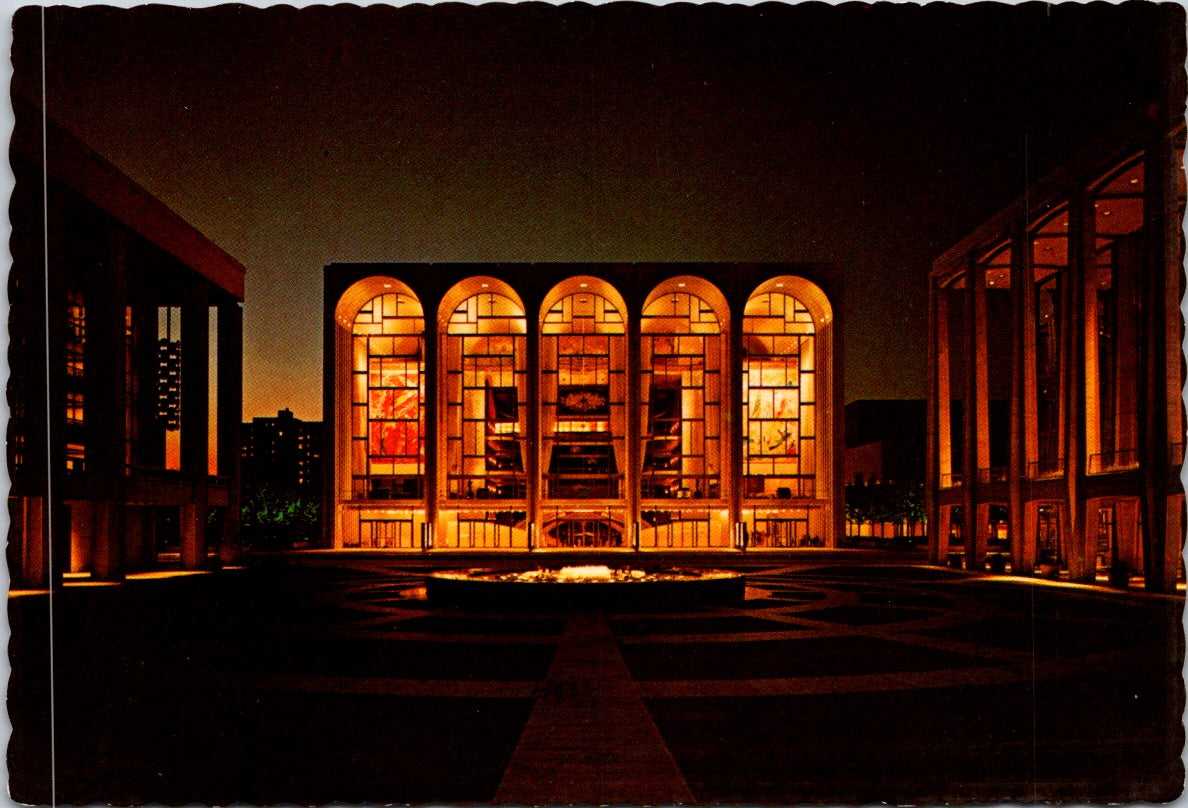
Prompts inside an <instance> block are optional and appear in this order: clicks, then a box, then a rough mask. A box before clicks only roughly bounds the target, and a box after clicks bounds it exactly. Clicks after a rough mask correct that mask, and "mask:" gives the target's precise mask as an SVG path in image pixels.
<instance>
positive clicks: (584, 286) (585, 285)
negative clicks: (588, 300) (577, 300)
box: [581, 283, 590, 289]
mask: <svg viewBox="0 0 1188 808" xmlns="http://www.w3.org/2000/svg"><path fill="white" fill-rule="evenodd" d="M589 285H590V284H588V283H583V284H581V287H582V288H583V289H585V288H586V287H587V286H589Z"/></svg>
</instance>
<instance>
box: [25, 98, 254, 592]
mask: <svg viewBox="0 0 1188 808" xmlns="http://www.w3.org/2000/svg"><path fill="white" fill-rule="evenodd" d="M14 104H15V106H16V113H17V115H16V127H15V130H14V133H13V139H12V143H11V151H10V156H11V160H12V167H13V171H14V173H15V175H16V186H15V189H14V191H13V196H12V200H11V207H10V214H11V221H12V228H13V230H12V241H11V246H12V255H13V265H12V270H11V272H10V274H9V279H8V296H9V303H10V310H9V351H8V363H9V369H10V371H9V373H10V375H9V381H8V405H9V411H10V418H9V421H8V435H7V446H8V473H9V478H10V480H11V489H10V492H9V500H8V502H9V513H10V517H11V527H10V532H9V541H8V564H9V570H10V573H11V579H12V581H13V583H14V586H25V587H45V586H52V585H55V584H56V583H58V582H59V581H60V580H61V577H62V576H63V575H65V574H71V573H73V574H76V575H86V574H89V575H90V576H91V577H92V578H94V579H97V580H113V579H119V578H121V577H122V576H123V575H124V574H125V573H126V572H128V571H137V570H144V569H150V568H152V567H155V566H158V565H159V564H160V563H162V562H168V563H171V564H177V563H180V565H181V566H183V567H185V568H188V569H197V568H201V567H203V566H205V565H206V564H207V562H208V554H209V553H211V552H212V551H214V550H215V549H216V548H217V546H218V544H219V542H221V541H228V540H231V539H233V538H234V537H235V535H236V532H237V526H238V519H239V515H238V510H239V509H238V496H239V494H238V487H239V482H238V467H239V422H240V418H241V399H242V381H241V377H242V372H241V365H242V309H241V302H242V300H243V284H244V269H243V267H242V266H241V265H240V264H239V263H238V262H237V261H235V259H233V258H232V257H231V256H229V255H227V254H226V253H225V252H223V251H222V250H220V249H219V248H218V247H217V246H215V245H214V244H212V243H211V242H210V241H209V240H207V239H206V238H205V237H204V236H202V235H201V234H200V233H198V232H196V231H195V230H194V229H193V228H192V227H190V226H189V225H188V224H186V223H185V222H184V221H182V220H181V218H179V217H178V216H177V214H175V213H174V212H173V211H171V210H170V209H169V208H167V207H166V206H165V205H164V204H163V203H161V202H160V201H159V200H157V199H156V198H154V197H153V196H151V195H150V194H149V193H148V192H146V191H145V190H144V189H143V188H141V187H140V186H138V185H137V184H136V183H134V182H133V181H132V180H130V179H129V178H128V177H127V176H125V175H124V174H122V173H121V172H120V171H119V170H118V169H116V168H115V167H114V166H112V165H111V164H110V163H109V162H107V161H106V160H104V159H103V158H102V157H100V156H99V155H97V154H95V153H94V152H93V151H91V150H90V149H89V148H87V147H86V146H85V145H84V144H82V143H81V142H79V141H78V140H77V139H76V138H75V137H74V136H73V135H71V134H70V133H69V132H67V131H66V130H65V129H63V128H61V127H60V126H58V125H56V124H55V123H54V122H53V121H52V120H47V119H45V118H44V117H43V115H42V114H41V111H40V110H39V109H35V108H33V107H32V106H31V105H29V104H28V103H26V102H24V101H23V100H22V99H21V98H20V97H14ZM43 147H44V148H43Z"/></svg>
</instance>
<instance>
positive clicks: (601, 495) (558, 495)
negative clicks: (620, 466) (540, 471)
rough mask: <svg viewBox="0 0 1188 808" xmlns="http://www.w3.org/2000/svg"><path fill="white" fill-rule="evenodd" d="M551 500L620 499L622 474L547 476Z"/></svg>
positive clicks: (546, 487)
mask: <svg viewBox="0 0 1188 808" xmlns="http://www.w3.org/2000/svg"><path fill="white" fill-rule="evenodd" d="M544 481H545V492H546V496H547V497H548V498H549V499H618V497H619V488H620V485H621V483H622V482H623V475H622V474H546V475H544Z"/></svg>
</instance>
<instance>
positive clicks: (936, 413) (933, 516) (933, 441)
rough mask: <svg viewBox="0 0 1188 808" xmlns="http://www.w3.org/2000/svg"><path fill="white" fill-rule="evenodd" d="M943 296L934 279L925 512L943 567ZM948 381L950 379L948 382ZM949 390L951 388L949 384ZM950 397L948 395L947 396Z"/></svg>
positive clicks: (934, 556)
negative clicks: (940, 309)
mask: <svg viewBox="0 0 1188 808" xmlns="http://www.w3.org/2000/svg"><path fill="white" fill-rule="evenodd" d="M939 296H940V293H939V292H938V290H937V286H936V281H935V280H930V281H929V283H928V368H927V379H928V392H927V396H928V409H927V415H926V418H927V421H926V423H925V428H924V431H925V442H924V447H925V448H924V513H925V518H926V519H927V520H928V528H929V530H928V561H929V562H930V563H932V564H939V563H941V562H942V559H944V557H945V556H944V550H947V548H948V537H947V536H946V537H945V540H944V548H943V549H942V545H941V540H940V535H939V534H938V530H939V528H940V513H939V508H938V507H937V498H938V497H937V494H938V492H939V491H940V458H939V452H940V436H939V429H938V426H939V423H938V422H939V419H940V413H941V411H942V405H941V399H940V392H939V391H940V373H939V367H938V363H939V361H940V359H941V357H942V356H947V352H946V353H942V352H941V346H940V343H939V341H938V337H939V334H940V333H941V332H940V330H939V328H938V323H937V313H938V297H939ZM946 381H947V380H946ZM945 387H948V385H947V384H946V385H945ZM946 395H948V394H947V393H946ZM943 411H944V412H945V413H948V411H949V408H948V405H947V404H946V405H944V407H943Z"/></svg>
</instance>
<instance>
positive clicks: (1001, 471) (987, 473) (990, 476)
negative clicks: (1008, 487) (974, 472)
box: [978, 466, 1007, 483]
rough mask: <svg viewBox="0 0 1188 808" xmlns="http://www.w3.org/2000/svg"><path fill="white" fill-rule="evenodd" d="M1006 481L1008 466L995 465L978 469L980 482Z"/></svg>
mask: <svg viewBox="0 0 1188 808" xmlns="http://www.w3.org/2000/svg"><path fill="white" fill-rule="evenodd" d="M1006 481H1007V468H1006V466H995V467H994V468H988V469H978V482H980V483H1005V482H1006Z"/></svg>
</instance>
